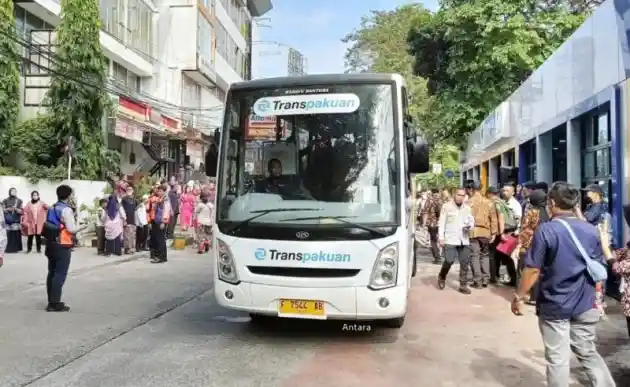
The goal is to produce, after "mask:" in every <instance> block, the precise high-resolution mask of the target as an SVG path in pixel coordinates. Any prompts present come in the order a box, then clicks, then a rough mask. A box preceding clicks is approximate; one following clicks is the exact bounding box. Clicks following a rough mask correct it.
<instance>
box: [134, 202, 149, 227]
mask: <svg viewBox="0 0 630 387" xmlns="http://www.w3.org/2000/svg"><path fill="white" fill-rule="evenodd" d="M147 224H149V221H148V220H147V208H146V207H145V206H144V204H139V205H138V208H136V226H138V227H143V226H146V225H147Z"/></svg>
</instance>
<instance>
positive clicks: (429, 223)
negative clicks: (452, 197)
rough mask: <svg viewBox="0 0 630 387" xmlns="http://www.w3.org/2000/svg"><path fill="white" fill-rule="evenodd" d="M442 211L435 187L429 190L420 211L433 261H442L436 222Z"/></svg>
mask: <svg viewBox="0 0 630 387" xmlns="http://www.w3.org/2000/svg"><path fill="white" fill-rule="evenodd" d="M441 211H442V198H441V197H440V191H439V190H438V189H437V188H434V189H432V190H431V196H430V197H429V198H428V199H427V202H426V203H425V205H424V209H423V211H422V224H423V225H424V226H425V227H426V228H427V231H428V233H429V241H430V242H431V255H433V263H435V264H440V263H442V257H441V251H440V246H439V244H438V242H439V240H438V231H439V230H438V223H439V218H440V212H441Z"/></svg>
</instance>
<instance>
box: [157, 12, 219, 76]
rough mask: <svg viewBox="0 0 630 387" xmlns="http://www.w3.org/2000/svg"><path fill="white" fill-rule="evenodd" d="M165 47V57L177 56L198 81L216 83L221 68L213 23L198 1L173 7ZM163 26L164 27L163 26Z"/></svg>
mask: <svg viewBox="0 0 630 387" xmlns="http://www.w3.org/2000/svg"><path fill="white" fill-rule="evenodd" d="M168 13H169V17H168V18H165V19H167V23H163V24H162V25H161V26H160V31H165V35H164V39H160V40H161V41H162V40H166V41H163V42H162V43H161V44H163V47H162V48H163V51H161V52H162V53H164V57H165V58H177V67H178V68H179V69H180V70H182V71H183V72H185V73H186V75H187V76H188V77H190V78H192V79H193V80H194V81H195V82H197V83H199V84H201V85H204V86H207V87H214V86H215V84H216V81H217V72H216V68H215V63H214V51H213V47H212V27H211V24H210V22H209V21H208V19H207V17H206V16H205V15H204V13H203V12H202V11H201V10H200V8H199V6H198V5H197V4H189V5H178V6H173V7H170V9H169V11H168ZM162 28H163V29H162Z"/></svg>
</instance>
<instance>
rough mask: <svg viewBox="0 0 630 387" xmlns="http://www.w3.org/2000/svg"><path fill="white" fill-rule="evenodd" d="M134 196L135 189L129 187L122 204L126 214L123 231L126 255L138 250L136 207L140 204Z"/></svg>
mask: <svg viewBox="0 0 630 387" xmlns="http://www.w3.org/2000/svg"><path fill="white" fill-rule="evenodd" d="M133 194H134V192H133V187H132V186H127V190H126V193H125V196H124V197H123V199H122V202H121V204H122V208H123V210H124V212H125V230H124V231H123V247H124V251H125V254H133V253H134V251H135V248H136V207H138V202H137V200H136V198H135V197H134V196H133Z"/></svg>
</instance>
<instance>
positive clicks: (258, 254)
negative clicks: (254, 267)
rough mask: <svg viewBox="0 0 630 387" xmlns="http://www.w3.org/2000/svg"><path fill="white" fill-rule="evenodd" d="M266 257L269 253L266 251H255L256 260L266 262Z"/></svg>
mask: <svg viewBox="0 0 630 387" xmlns="http://www.w3.org/2000/svg"><path fill="white" fill-rule="evenodd" d="M266 256H267V251H265V249H256V251H254V258H256V259H257V260H259V261H264V260H265V257H266Z"/></svg>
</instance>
